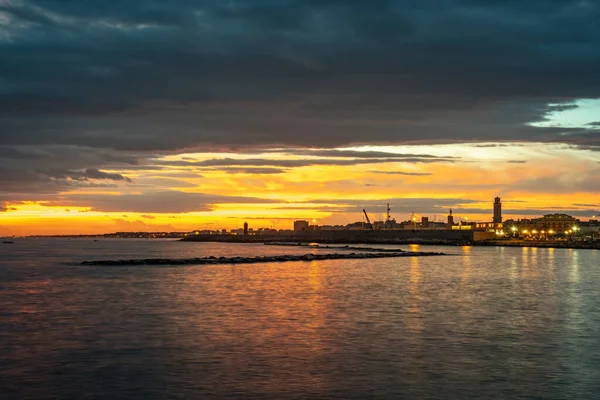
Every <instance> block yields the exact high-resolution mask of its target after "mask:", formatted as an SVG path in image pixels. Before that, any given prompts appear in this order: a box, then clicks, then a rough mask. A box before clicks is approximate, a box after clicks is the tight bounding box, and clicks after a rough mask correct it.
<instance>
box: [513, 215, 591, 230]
mask: <svg viewBox="0 0 600 400" xmlns="http://www.w3.org/2000/svg"><path fill="white" fill-rule="evenodd" d="M579 224H580V221H579V220H578V219H577V218H574V217H572V216H570V215H567V214H559V213H556V214H546V215H544V216H543V217H541V218H532V219H520V220H517V221H514V220H509V221H506V226H507V228H506V231H507V233H510V232H511V231H512V233H513V234H516V233H528V232H533V231H534V230H535V231H539V232H540V233H541V232H542V231H544V233H545V234H551V235H552V234H563V233H565V232H568V231H572V230H573V227H576V229H577V228H578V226H579ZM525 231H527V232H525Z"/></svg>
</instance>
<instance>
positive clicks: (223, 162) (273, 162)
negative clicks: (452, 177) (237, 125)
mask: <svg viewBox="0 0 600 400" xmlns="http://www.w3.org/2000/svg"><path fill="white" fill-rule="evenodd" d="M455 161H456V160H455V159H453V158H442V157H440V158H421V157H407V158H402V159H396V158H391V159H390V158H360V159H333V158H328V159H308V158H304V159H301V160H278V159H269V158H245V159H235V158H211V159H208V160H204V161H195V162H193V161H161V162H160V165H168V166H196V167H219V166H224V167H229V166H258V167H268V166H272V167H283V168H295V167H307V166H313V165H341V166H343V165H359V164H382V163H398V162H403V163H435V162H455Z"/></svg>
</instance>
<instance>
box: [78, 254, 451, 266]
mask: <svg viewBox="0 0 600 400" xmlns="http://www.w3.org/2000/svg"><path fill="white" fill-rule="evenodd" d="M443 255H445V254H444V253H434V252H409V251H403V252H396V253H385V252H384V253H346V254H340V253H332V254H304V255H280V256H260V257H215V256H210V257H200V258H174V259H173V258H145V259H133V260H95V261H83V262H82V263H81V264H82V265H106V266H109V265H112V266H115V265H116V266H118V265H123V266H125V265H204V264H256V263H270V262H288V261H318V260H354V259H366V258H394V257H417V256H418V257H424V256H443Z"/></svg>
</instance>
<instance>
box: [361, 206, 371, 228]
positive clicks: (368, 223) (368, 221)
mask: <svg viewBox="0 0 600 400" xmlns="http://www.w3.org/2000/svg"><path fill="white" fill-rule="evenodd" d="M363 213H364V214H365V218H366V219H367V225H366V229H369V230H373V224H371V220H370V219H369V214H367V210H365V209H364V208H363Z"/></svg>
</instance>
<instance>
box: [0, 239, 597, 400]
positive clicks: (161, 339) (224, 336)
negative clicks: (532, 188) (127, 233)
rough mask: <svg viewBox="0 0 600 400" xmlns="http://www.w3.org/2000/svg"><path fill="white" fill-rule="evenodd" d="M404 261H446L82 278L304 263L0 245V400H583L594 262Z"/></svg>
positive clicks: (588, 394)
mask: <svg viewBox="0 0 600 400" xmlns="http://www.w3.org/2000/svg"><path fill="white" fill-rule="evenodd" d="M400 247H403V248H405V249H408V247H409V246H400ZM413 249H414V248H413ZM421 249H423V250H432V251H444V252H447V253H452V254H456V256H453V257H441V258H440V257H431V258H399V259H378V260H329V261H319V262H293V263H271V264H254V265H235V266H233V265H214V266H183V267H182V266H177V267H87V266H86V267H84V266H80V265H77V263H78V262H80V261H82V260H90V259H113V258H148V257H196V256H209V255H215V256H221V255H225V256H226V255H264V254H303V253H306V252H307V249H301V248H282V247H268V246H263V245H256V244H251V245H242V244H240V245H231V244H212V243H182V242H177V241H167V240H164V241H163V240H108V239H107V240H99V241H97V242H94V241H93V240H91V239H76V240H63V239H53V240H34V239H27V240H25V239H16V240H15V243H14V244H6V245H3V244H0V307H1V308H0V398H3V399H4V398H8V399H10V398H106V399H118V398H142V399H150V398H198V399H211V398H256V399H289V398H294V399H296V398H320V399H333V398H339V399H368V398H382V399H383V398H399V399H428V398H436V399H438V398H439V399H596V398H600V262H599V261H600V257H599V256H600V253H598V252H597V251H593V250H566V249H556V250H553V249H535V248H523V249H521V248H494V247H489V248H478V247H464V248H461V247H423V248H421ZM320 251H324V250H320Z"/></svg>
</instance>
